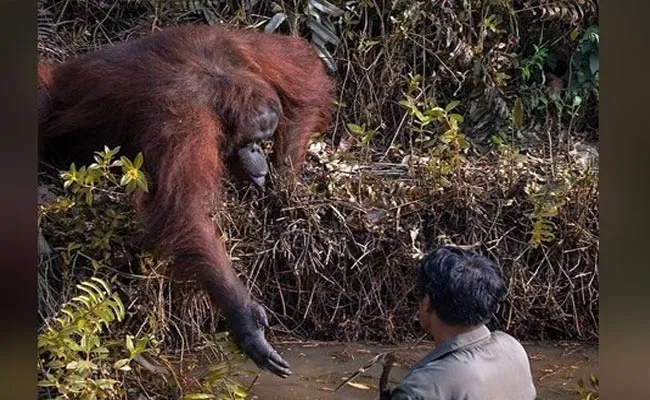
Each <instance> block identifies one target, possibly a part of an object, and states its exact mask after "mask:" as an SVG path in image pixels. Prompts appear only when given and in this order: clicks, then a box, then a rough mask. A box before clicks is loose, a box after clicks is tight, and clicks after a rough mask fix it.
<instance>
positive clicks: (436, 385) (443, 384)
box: [391, 358, 472, 400]
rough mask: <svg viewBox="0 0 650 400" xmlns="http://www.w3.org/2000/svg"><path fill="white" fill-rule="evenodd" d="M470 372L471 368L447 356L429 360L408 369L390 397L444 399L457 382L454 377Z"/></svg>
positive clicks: (448, 395) (395, 399)
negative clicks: (407, 372)
mask: <svg viewBox="0 0 650 400" xmlns="http://www.w3.org/2000/svg"><path fill="white" fill-rule="evenodd" d="M461 369H462V370H463V371H461ZM471 373H472V371H471V368H465V366H464V365H463V364H460V363H456V362H453V361H452V360H451V359H449V358H441V359H437V360H433V361H429V362H427V363H426V364H423V365H421V366H419V367H418V368H416V369H413V370H412V371H410V372H409V374H408V375H406V376H405V377H404V379H402V381H401V382H400V385H399V386H398V387H396V388H395V391H394V393H393V397H391V399H393V400H407V399H408V400H413V399H438V398H440V399H446V398H449V397H450V394H451V391H452V389H453V388H454V387H455V385H456V384H457V382H456V379H457V378H458V377H459V376H467V374H471Z"/></svg>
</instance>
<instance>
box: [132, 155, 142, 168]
mask: <svg viewBox="0 0 650 400" xmlns="http://www.w3.org/2000/svg"><path fill="white" fill-rule="evenodd" d="M143 163H144V157H143V156H142V153H138V155H137V156H135V160H134V161H133V167H134V168H135V169H140V168H141V167H142V164H143Z"/></svg>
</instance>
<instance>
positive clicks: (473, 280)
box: [416, 246, 505, 326]
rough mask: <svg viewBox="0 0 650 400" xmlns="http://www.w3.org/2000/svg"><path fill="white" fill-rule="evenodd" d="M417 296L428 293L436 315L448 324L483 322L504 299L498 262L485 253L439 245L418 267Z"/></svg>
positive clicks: (468, 324)
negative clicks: (483, 254) (485, 255)
mask: <svg viewBox="0 0 650 400" xmlns="http://www.w3.org/2000/svg"><path fill="white" fill-rule="evenodd" d="M416 289H417V292H418V296H419V297H420V298H422V297H424V296H425V295H429V299H430V301H431V306H432V308H433V309H434V310H435V312H436V314H437V315H438V317H439V318H440V319H441V320H442V321H443V322H445V323H447V324H450V325H466V326H471V325H479V324H483V323H486V322H488V321H489V320H490V318H491V317H492V314H493V313H494V312H495V311H496V308H497V305H498V303H499V302H500V301H501V300H502V299H503V296H504V294H505V286H504V284H503V281H502V280H501V273H500V271H499V268H498V266H497V265H496V264H495V263H494V262H493V261H492V260H490V259H488V258H487V257H484V256H482V255H479V254H476V253H474V252H471V251H467V250H463V249H460V248H456V247H450V246H445V247H440V248H438V249H436V250H434V251H432V252H430V253H429V254H427V255H426V256H425V257H424V258H423V259H422V260H421V261H420V262H419V263H418V267H417V286H416Z"/></svg>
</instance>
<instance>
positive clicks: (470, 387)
mask: <svg viewBox="0 0 650 400" xmlns="http://www.w3.org/2000/svg"><path fill="white" fill-rule="evenodd" d="M416 279H417V284H416V290H417V292H418V296H419V298H420V307H419V315H418V317H419V320H420V324H421V325H422V328H423V329H424V330H425V331H426V332H427V333H429V334H430V335H431V336H433V339H434V340H435V342H436V344H437V346H436V348H435V349H433V351H431V352H430V353H429V354H428V355H427V356H426V357H424V358H423V359H422V360H420V361H419V362H418V363H416V364H415V365H414V366H413V367H412V368H411V370H410V371H409V373H408V375H407V376H406V377H405V378H404V379H403V380H402V381H401V383H400V385H399V386H397V387H396V388H395V389H394V390H393V391H392V393H390V392H384V393H382V394H381V399H391V400H416V399H417V400H434V399H435V400H456V399H458V400H460V399H463V400H479V399H480V400H534V399H535V397H536V390H535V386H534V385H533V379H532V375H531V370H530V363H529V361H528V356H527V354H526V351H525V350H524V348H523V347H522V345H521V344H520V343H519V342H518V341H517V340H516V339H514V338H513V337H512V336H510V335H508V334H506V333H504V332H500V331H494V332H490V330H489V329H488V328H487V327H486V326H485V324H486V323H487V322H488V321H489V320H490V318H491V316H492V314H493V313H494V312H495V310H496V307H497V304H498V302H499V301H500V300H501V299H502V298H503V296H504V295H505V287H504V284H503V281H502V280H501V274H500V272H499V269H498V267H497V266H496V264H495V263H494V262H492V261H491V260H489V259H487V258H486V257H483V256H481V255H478V254H476V253H473V252H470V251H466V250H462V249H459V248H454V247H442V248H439V249H437V250H435V251H432V252H431V253H429V254H428V255H427V256H426V257H425V258H424V259H423V260H422V261H421V262H420V263H419V264H418V266H417V278H416Z"/></svg>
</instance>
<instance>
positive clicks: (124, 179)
mask: <svg viewBox="0 0 650 400" xmlns="http://www.w3.org/2000/svg"><path fill="white" fill-rule="evenodd" d="M129 183H131V176H130V175H127V174H124V175H122V178H121V179H120V186H125V185H127V184H129Z"/></svg>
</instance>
